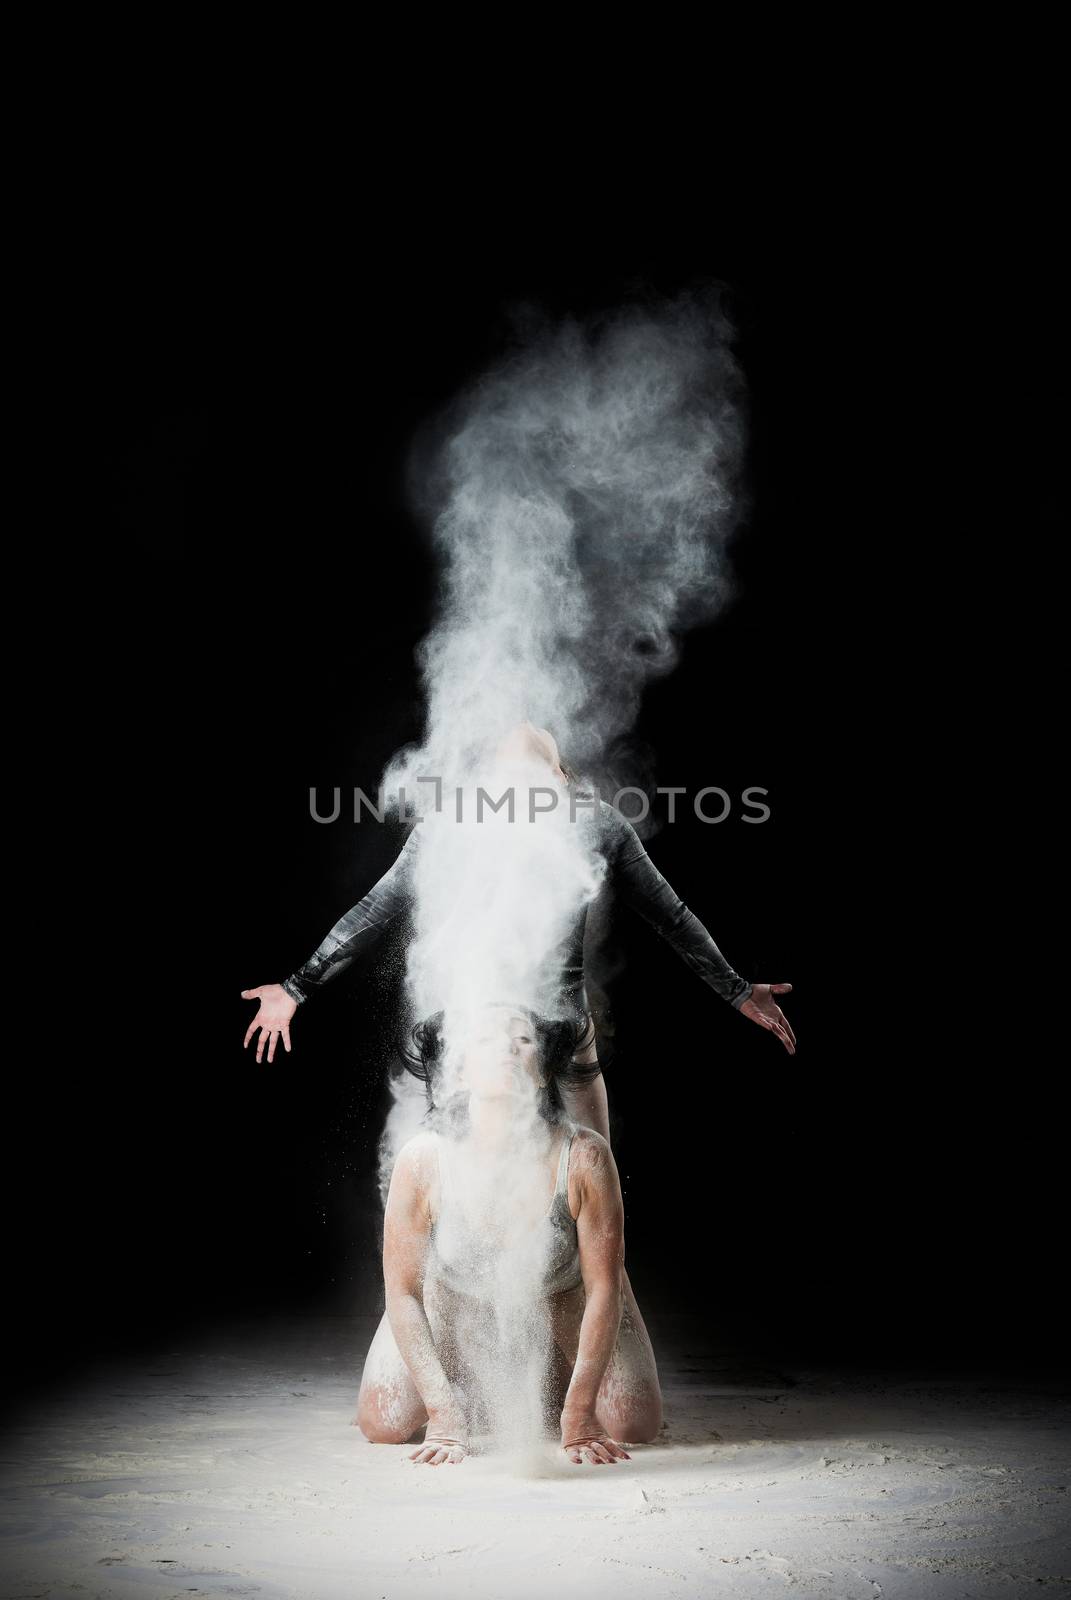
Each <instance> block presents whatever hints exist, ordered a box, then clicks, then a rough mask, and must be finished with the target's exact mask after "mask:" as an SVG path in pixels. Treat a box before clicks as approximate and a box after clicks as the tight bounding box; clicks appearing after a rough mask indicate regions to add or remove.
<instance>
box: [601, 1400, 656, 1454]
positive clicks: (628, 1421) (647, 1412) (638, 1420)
mask: <svg viewBox="0 0 1071 1600" xmlns="http://www.w3.org/2000/svg"><path fill="white" fill-rule="evenodd" d="M603 1426H604V1427H605V1429H606V1431H607V1433H609V1434H610V1435H611V1436H612V1437H613V1438H614V1439H618V1440H620V1441H621V1443H622V1444H650V1443H651V1441H652V1439H657V1438H658V1435H659V1434H660V1433H661V1431H662V1403H661V1401H660V1400H658V1399H655V1398H652V1399H650V1400H647V1401H644V1402H643V1403H641V1404H639V1405H631V1406H626V1407H623V1408H621V1409H620V1410H619V1409H616V1408H613V1409H611V1410H610V1412H609V1415H608V1416H607V1417H606V1419H605V1421H604V1422H603Z"/></svg>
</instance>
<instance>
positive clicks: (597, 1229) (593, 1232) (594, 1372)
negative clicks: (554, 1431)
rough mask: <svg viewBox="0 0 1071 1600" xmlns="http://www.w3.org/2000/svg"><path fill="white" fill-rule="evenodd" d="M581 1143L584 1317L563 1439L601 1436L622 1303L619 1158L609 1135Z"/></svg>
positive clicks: (581, 1138)
mask: <svg viewBox="0 0 1071 1600" xmlns="http://www.w3.org/2000/svg"><path fill="white" fill-rule="evenodd" d="M578 1142H579V1143H580V1151H581V1161H580V1173H579V1179H580V1212H579V1215H578V1216H577V1219H576V1234H577V1242H578V1244H579V1246H580V1272H581V1275H582V1277H583V1279H584V1294H585V1296H586V1304H585V1306H584V1318H583V1321H582V1322H581V1324H580V1336H579V1344H578V1348H577V1355H576V1362H575V1363H574V1366H573V1376H572V1379H571V1380H570V1383H569V1388H568V1390H567V1391H566V1395H565V1405H564V1408H563V1410H562V1443H563V1444H564V1445H568V1444H572V1443H573V1442H574V1441H576V1440H580V1439H587V1438H601V1437H603V1433H602V1429H601V1428H600V1427H599V1425H598V1422H597V1421H596V1418H595V1402H596V1399H597V1397H598V1393H599V1387H600V1385H601V1383H602V1380H603V1377H604V1376H605V1373H606V1368H607V1367H608V1366H609V1364H610V1357H611V1356H612V1354H613V1350H614V1345H615V1343H616V1342H617V1334H618V1329H619V1327H620V1323H621V1312H622V1308H623V1305H624V1294H623V1279H624V1267H625V1207H624V1201H623V1200H622V1197H621V1180H620V1178H619V1177H618V1173H617V1163H616V1161H615V1160H614V1157H613V1152H612V1150H611V1149H610V1146H609V1145H608V1144H607V1142H606V1140H605V1139H604V1138H602V1136H601V1135H600V1134H597V1133H594V1132H593V1131H592V1130H591V1129H589V1128H585V1129H583V1130H582V1133H581V1134H580V1135H578Z"/></svg>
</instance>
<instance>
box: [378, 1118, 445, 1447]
mask: <svg viewBox="0 0 1071 1600" xmlns="http://www.w3.org/2000/svg"><path fill="white" fill-rule="evenodd" d="M429 1156H430V1157H431V1159H434V1157H433V1155H432V1153H431V1149H430V1146H428V1145H427V1144H425V1143H423V1141H418V1140H413V1141H410V1143H409V1144H407V1145H405V1146H403V1148H402V1149H401V1150H400V1151H399V1152H398V1159H397V1161H396V1162H395V1163H394V1171H393V1173H392V1174H391V1180H390V1189H389V1190H388V1193H387V1209H386V1215H385V1217H384V1221H383V1282H384V1286H385V1289H386V1298H387V1320H388V1321H389V1323H390V1327H391V1332H392V1333H393V1334H394V1339H395V1343H396V1344H397V1346H398V1349H399V1351H400V1352H401V1356H402V1360H403V1361H404V1362H405V1364H406V1366H407V1367H408V1368H409V1371H410V1373H411V1374H412V1378H413V1382H414V1383H415V1384H416V1386H417V1389H418V1390H419V1392H420V1398H421V1399H422V1400H423V1402H424V1405H425V1407H426V1409H427V1413H428V1428H427V1435H426V1438H427V1440H428V1441H431V1440H432V1439H437V1440H443V1441H447V1442H451V1443H454V1442H456V1443H460V1442H462V1440H463V1435H464V1429H465V1418H464V1414H463V1412H462V1409H461V1407H460V1406H459V1405H458V1403H457V1399H456V1397H455V1395H454V1392H453V1390H452V1389H451V1387H450V1381H449V1379H448V1378H447V1376H446V1373H445V1372H444V1370H443V1365H442V1362H441V1361H440V1360H439V1356H438V1352H437V1351H436V1349H435V1341H434V1339H433V1338H432V1333H431V1326H430V1324H429V1322H428V1317H427V1312H426V1311H425V1310H424V1264H425V1261H426V1259H427V1253H428V1244H429V1241H430V1238H431V1213H430V1210H429V1207H428V1189H429V1185H428V1160H429Z"/></svg>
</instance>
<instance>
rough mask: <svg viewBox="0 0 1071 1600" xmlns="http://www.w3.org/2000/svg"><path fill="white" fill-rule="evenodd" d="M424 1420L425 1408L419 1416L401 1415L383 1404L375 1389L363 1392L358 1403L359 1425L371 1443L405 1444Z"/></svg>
mask: <svg viewBox="0 0 1071 1600" xmlns="http://www.w3.org/2000/svg"><path fill="white" fill-rule="evenodd" d="M423 1421H424V1412H423V1408H422V1409H421V1413H420V1415H419V1416H416V1415H410V1416H405V1417H399V1416H398V1414H397V1411H395V1410H393V1409H392V1408H390V1407H386V1406H384V1405H383V1403H382V1398H381V1396H379V1395H377V1394H376V1392H375V1391H374V1390H373V1391H372V1392H371V1394H368V1395H365V1394H362V1395H361V1397H360V1399H359V1401H358V1404H357V1426H358V1427H359V1428H360V1430H361V1432H362V1433H363V1434H364V1436H365V1438H366V1439H367V1440H368V1442H369V1444H405V1442H406V1440H407V1439H409V1438H411V1437H412V1435H413V1434H414V1433H415V1432H416V1430H417V1429H418V1428H419V1427H420V1425H421V1423H422V1422H423Z"/></svg>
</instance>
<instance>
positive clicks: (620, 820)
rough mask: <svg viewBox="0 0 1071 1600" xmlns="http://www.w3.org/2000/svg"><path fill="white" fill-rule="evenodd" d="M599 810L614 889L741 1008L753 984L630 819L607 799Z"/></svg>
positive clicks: (696, 969)
mask: <svg viewBox="0 0 1071 1600" xmlns="http://www.w3.org/2000/svg"><path fill="white" fill-rule="evenodd" d="M602 814H603V821H604V835H603V837H604V853H605V855H606V859H607V862H608V864H609V867H610V881H611V885H612V888H613V891H614V893H615V894H617V895H619V896H620V897H621V899H622V900H624V901H625V903H626V904H627V905H630V906H631V907H632V908H633V910H635V911H638V912H639V914H640V916H641V917H644V918H646V920H647V921H648V922H649V923H650V924H651V926H652V928H654V929H655V930H656V931H657V932H658V933H660V934H661V935H662V937H663V939H665V940H666V941H667V943H669V944H671V945H672V946H673V948H674V950H676V952H677V954H678V955H679V956H680V957H681V958H682V960H684V961H686V962H687V963H688V965H689V966H690V967H691V969H692V971H693V972H697V973H698V974H699V976H700V977H701V978H702V979H703V982H704V983H708V984H709V985H710V987H711V988H712V989H713V990H714V992H715V994H719V995H721V997H722V999H723V1000H728V1002H729V1004H730V1005H731V1006H734V1007H735V1008H736V1009H737V1010H739V1008H740V1006H741V1005H742V1004H743V1003H744V1001H745V1000H747V999H748V998H749V997H750V995H751V990H752V985H751V984H750V983H748V981H747V979H746V978H742V977H741V976H740V974H739V973H738V972H737V971H736V970H735V969H734V968H733V967H731V966H730V965H729V963H728V961H726V959H725V957H724V956H723V955H722V953H721V951H720V950H719V949H718V947H717V945H716V944H715V943H714V940H713V939H712V938H711V937H710V934H709V933H708V932H707V930H706V929H705V928H704V926H703V924H702V923H701V922H700V920H699V918H698V917H697V916H695V915H694V914H693V913H692V912H691V911H689V909H688V907H687V906H686V905H685V904H684V902H683V901H682V900H681V899H680V897H679V896H678V895H677V894H676V892H675V891H674V890H673V888H672V887H671V886H670V885H669V884H668V883H667V882H666V880H665V878H664V877H663V876H662V874H661V873H660V872H659V870H658V868H657V867H656V866H655V864H654V862H653V861H652V860H651V858H650V856H649V855H648V854H647V852H646V850H645V849H644V848H643V844H642V842H641V840H640V836H639V834H638V833H637V832H636V830H635V828H634V827H633V826H632V824H631V822H629V820H628V818H627V817H623V816H622V815H621V813H620V812H619V811H617V810H615V809H614V807H613V806H610V805H607V804H606V803H605V802H602Z"/></svg>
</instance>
